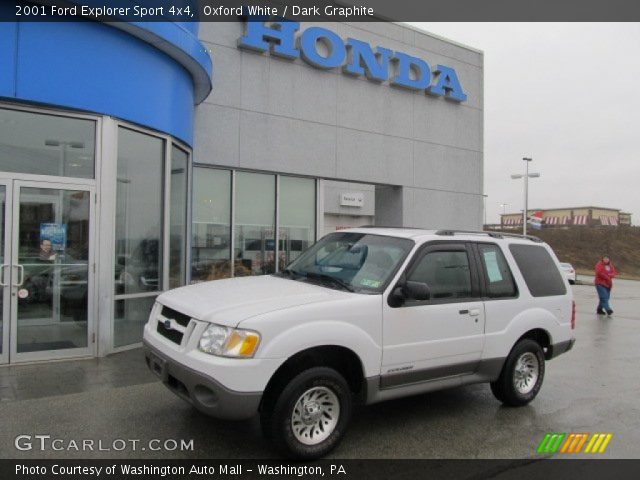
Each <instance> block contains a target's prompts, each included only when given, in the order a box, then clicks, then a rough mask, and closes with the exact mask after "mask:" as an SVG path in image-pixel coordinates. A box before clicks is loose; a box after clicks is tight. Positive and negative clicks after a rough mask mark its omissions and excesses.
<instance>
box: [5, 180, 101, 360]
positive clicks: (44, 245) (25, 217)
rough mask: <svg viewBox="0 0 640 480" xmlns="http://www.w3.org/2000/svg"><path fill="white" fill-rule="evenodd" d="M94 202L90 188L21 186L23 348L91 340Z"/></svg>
mask: <svg viewBox="0 0 640 480" xmlns="http://www.w3.org/2000/svg"><path fill="white" fill-rule="evenodd" d="M89 205H90V195H89V192H84V191H70V190H55V189H47V188H25V187H23V188H21V190H20V220H19V225H18V242H19V245H18V264H19V265H20V266H21V268H19V269H18V270H19V273H18V277H17V279H16V282H17V283H20V284H21V286H20V289H19V291H18V306H17V312H18V313H17V327H18V328H17V351H18V352H19V353H21V352H36V351H42V350H61V349H68V348H79V347H86V346H87V313H88V278H89V263H88V262H89ZM22 269H24V270H22Z"/></svg>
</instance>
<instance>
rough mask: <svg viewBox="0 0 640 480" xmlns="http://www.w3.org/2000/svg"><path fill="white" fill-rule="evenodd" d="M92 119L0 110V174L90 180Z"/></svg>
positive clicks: (91, 173) (93, 128)
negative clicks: (25, 174) (0, 172)
mask: <svg viewBox="0 0 640 480" xmlns="http://www.w3.org/2000/svg"><path fill="white" fill-rule="evenodd" d="M95 128H96V124H95V122H94V121H93V120H80V119H77V118H67V117H60V116H55V115H44V114H40V113H32V112H23V111H18V110H7V109H0V171H5V172H16V173H31V174H36V175H57V176H64V177H78V178H94V164H95V158H94V156H95Z"/></svg>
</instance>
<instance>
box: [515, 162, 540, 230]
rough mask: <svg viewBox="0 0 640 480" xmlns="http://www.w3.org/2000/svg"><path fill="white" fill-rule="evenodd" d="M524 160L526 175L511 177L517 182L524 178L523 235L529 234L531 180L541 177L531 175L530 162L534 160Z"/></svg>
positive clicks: (536, 174) (534, 174)
mask: <svg viewBox="0 0 640 480" xmlns="http://www.w3.org/2000/svg"><path fill="white" fill-rule="evenodd" d="M522 160H524V162H525V169H524V175H522V174H519V173H518V174H514V175H511V178H513V179H514V180H517V179H519V178H524V210H523V211H522V234H523V235H526V234H527V218H528V216H529V179H530V178H538V177H539V176H540V174H539V173H529V162H531V161H532V160H533V159H532V158H530V157H523V158H522Z"/></svg>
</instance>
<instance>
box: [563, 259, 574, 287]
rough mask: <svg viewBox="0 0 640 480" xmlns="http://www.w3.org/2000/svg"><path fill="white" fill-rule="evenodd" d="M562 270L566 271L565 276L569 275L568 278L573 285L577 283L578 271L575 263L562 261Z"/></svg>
mask: <svg viewBox="0 0 640 480" xmlns="http://www.w3.org/2000/svg"><path fill="white" fill-rule="evenodd" d="M560 270H562V273H564V276H565V277H567V280H568V281H569V283H570V284H571V285H575V283H576V271H575V269H574V268H573V265H571V264H570V263H562V262H561V263H560Z"/></svg>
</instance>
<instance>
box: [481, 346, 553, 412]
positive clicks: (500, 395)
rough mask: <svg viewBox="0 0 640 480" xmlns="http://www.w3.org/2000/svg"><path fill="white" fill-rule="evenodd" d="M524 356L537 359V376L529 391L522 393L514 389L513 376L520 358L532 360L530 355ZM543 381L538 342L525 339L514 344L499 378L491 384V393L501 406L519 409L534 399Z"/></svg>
mask: <svg viewBox="0 0 640 480" xmlns="http://www.w3.org/2000/svg"><path fill="white" fill-rule="evenodd" d="M526 354H532V355H533V356H534V357H535V359H537V367H538V374H537V378H536V380H535V383H533V387H532V388H530V389H528V388H527V389H526V391H525V392H523V391H520V390H518V388H516V385H515V376H516V365H517V364H518V360H519V359H520V358H521V357H523V356H525V357H524V358H527V357H528V358H529V359H530V360H533V358H532V357H531V355H526ZM543 381H544V351H543V350H542V347H541V346H540V344H539V343H538V342H536V341H534V340H531V339H528V338H525V339H524V340H520V341H519V342H518V343H516V345H515V346H514V347H513V348H512V349H511V353H509V356H508V357H507V360H506V362H505V363H504V366H503V367H502V372H501V373H500V377H498V380H496V381H495V382H492V383H491V392H492V393H493V395H494V396H495V397H496V398H497V399H498V400H499V401H501V402H502V403H503V404H505V405H509V406H511V407H521V406H523V405H527V404H528V403H529V402H531V401H532V400H533V399H534V398H536V396H537V395H538V392H539V391H540V388H541V387H542V382H543Z"/></svg>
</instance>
